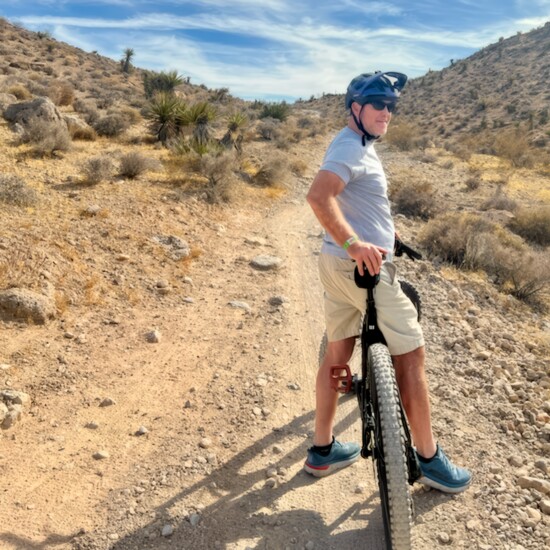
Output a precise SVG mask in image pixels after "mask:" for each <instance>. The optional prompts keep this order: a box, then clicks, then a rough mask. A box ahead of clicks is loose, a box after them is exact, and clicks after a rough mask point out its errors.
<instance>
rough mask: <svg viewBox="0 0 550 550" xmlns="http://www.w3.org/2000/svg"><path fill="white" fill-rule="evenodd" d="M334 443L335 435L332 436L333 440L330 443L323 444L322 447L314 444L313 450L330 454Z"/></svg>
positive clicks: (322, 453) (320, 453)
mask: <svg viewBox="0 0 550 550" xmlns="http://www.w3.org/2000/svg"><path fill="white" fill-rule="evenodd" d="M333 443H334V436H332V441H331V442H330V443H329V444H328V445H322V446H321V447H318V446H317V445H313V452H314V453H317V454H319V455H321V456H328V455H329V454H330V451H331V449H332V444H333Z"/></svg>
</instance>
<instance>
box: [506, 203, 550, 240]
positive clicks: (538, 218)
mask: <svg viewBox="0 0 550 550" xmlns="http://www.w3.org/2000/svg"><path fill="white" fill-rule="evenodd" d="M509 227H510V229H511V230H512V231H514V232H515V233H517V234H518V235H521V236H522V237H523V238H524V239H526V240H528V241H530V242H532V243H534V244H539V245H541V246H548V245H550V206H539V207H536V208H522V209H521V210H519V211H518V212H517V213H516V216H515V218H514V219H513V220H511V222H510V224H509Z"/></svg>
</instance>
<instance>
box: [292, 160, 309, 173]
mask: <svg viewBox="0 0 550 550" xmlns="http://www.w3.org/2000/svg"><path fill="white" fill-rule="evenodd" d="M290 169H291V170H292V172H293V173H294V174H296V175H297V176H303V175H304V174H305V173H306V171H307V162H305V161H304V160H302V159H296V160H293V161H292V162H291V163H290Z"/></svg>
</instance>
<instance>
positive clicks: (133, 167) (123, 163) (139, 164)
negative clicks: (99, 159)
mask: <svg viewBox="0 0 550 550" xmlns="http://www.w3.org/2000/svg"><path fill="white" fill-rule="evenodd" d="M153 167H154V163H153V161H152V160H151V159H150V158H147V157H144V156H143V155H142V154H141V153H137V152H134V153H127V154H125V155H123V156H122V157H121V159H120V169H119V174H120V175H121V176H124V177H126V178H129V179H135V178H137V177H138V176H140V175H141V174H144V173H145V172H147V171H148V170H151V169H152V168H153Z"/></svg>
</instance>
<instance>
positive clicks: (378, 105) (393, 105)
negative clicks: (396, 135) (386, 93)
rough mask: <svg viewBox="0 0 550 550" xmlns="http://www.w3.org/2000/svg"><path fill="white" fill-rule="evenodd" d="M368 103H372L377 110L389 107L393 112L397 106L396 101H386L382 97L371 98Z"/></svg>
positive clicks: (390, 111)
mask: <svg viewBox="0 0 550 550" xmlns="http://www.w3.org/2000/svg"><path fill="white" fill-rule="evenodd" d="M366 104H368V105H372V108H373V109H374V110H375V111H383V110H384V107H387V108H388V112H389V113H393V112H394V111H395V109H396V108H397V102H396V101H384V100H382V99H370V100H369V101H367V102H366Z"/></svg>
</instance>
